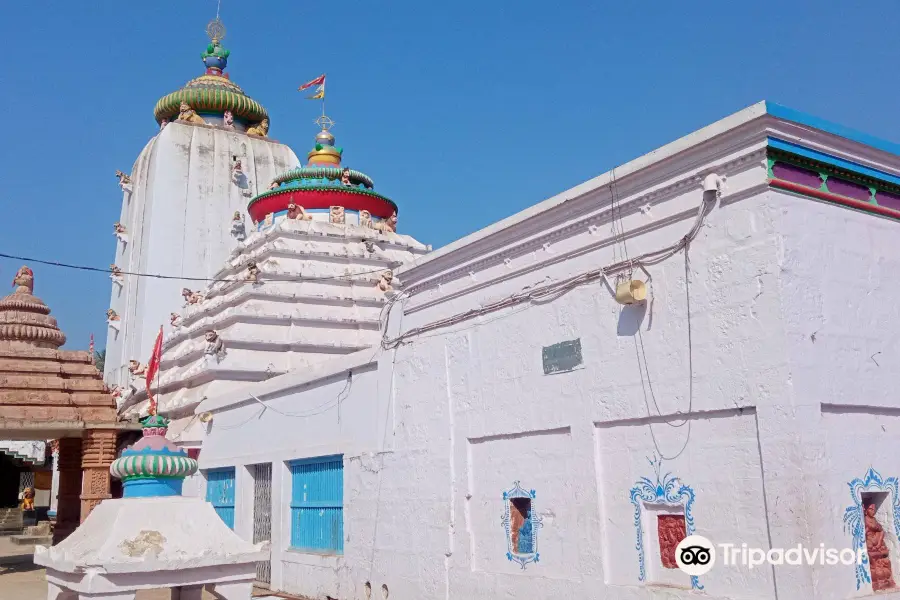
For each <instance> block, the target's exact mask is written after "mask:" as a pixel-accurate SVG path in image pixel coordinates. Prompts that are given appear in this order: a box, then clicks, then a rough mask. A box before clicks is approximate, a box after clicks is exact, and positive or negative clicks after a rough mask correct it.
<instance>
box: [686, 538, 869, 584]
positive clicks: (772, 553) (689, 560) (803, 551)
mask: <svg viewBox="0 0 900 600" xmlns="http://www.w3.org/2000/svg"><path fill="white" fill-rule="evenodd" d="M719 550H720V555H719V559H720V562H721V563H722V564H723V565H725V566H728V567H731V566H736V565H744V566H746V567H748V568H750V569H754V568H756V567H759V566H762V565H764V564H770V565H775V566H778V565H804V564H805V565H816V564H818V565H837V564H842V565H854V564H855V565H861V564H863V563H865V562H866V560H867V555H866V551H865V549H864V548H857V549H855V550H854V549H852V548H843V549H837V548H826V547H825V544H819V546H818V547H804V546H803V545H802V544H797V545H796V546H795V547H793V548H788V549H784V548H770V549H769V550H764V549H762V548H751V547H748V546H747V544H741V545H740V546H738V545H736V544H719ZM675 563H676V564H677V565H678V568H679V569H681V570H682V571H683V572H685V573H687V574H688V575H690V576H692V577H699V576H700V575H706V574H707V573H709V571H710V570H711V569H712V568H713V567H714V566H715V564H716V547H715V546H714V545H713V543H712V542H711V541H709V540H708V539H706V538H705V537H703V536H702V535H689V536H687V537H686V538H684V539H683V540H681V542H679V543H678V545H677V546H676V547H675Z"/></svg>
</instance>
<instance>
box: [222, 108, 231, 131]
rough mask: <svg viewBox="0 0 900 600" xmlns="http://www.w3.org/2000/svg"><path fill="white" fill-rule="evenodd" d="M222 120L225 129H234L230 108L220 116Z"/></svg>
mask: <svg viewBox="0 0 900 600" xmlns="http://www.w3.org/2000/svg"><path fill="white" fill-rule="evenodd" d="M222 121H223V123H224V124H225V129H234V115H233V114H232V113H231V111H230V110H226V111H225V114H224V115H223V116H222Z"/></svg>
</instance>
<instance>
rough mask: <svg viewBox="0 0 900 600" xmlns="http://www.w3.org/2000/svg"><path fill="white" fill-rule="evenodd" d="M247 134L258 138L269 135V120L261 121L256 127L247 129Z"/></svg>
mask: <svg viewBox="0 0 900 600" xmlns="http://www.w3.org/2000/svg"><path fill="white" fill-rule="evenodd" d="M247 133H248V134H249V135H258V136H259V137H266V136H268V135H269V119H263V120H262V121H260V122H259V123H258V124H257V125H254V126H253V127H249V128H248V129H247Z"/></svg>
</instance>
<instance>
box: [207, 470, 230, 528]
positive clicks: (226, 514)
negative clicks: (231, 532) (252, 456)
mask: <svg viewBox="0 0 900 600" xmlns="http://www.w3.org/2000/svg"><path fill="white" fill-rule="evenodd" d="M206 501H207V502H210V503H212V505H213V508H214V509H216V513H217V514H218V515H219V516H220V517H221V518H222V520H223V521H225V524H226V525H228V527H230V528H231V529H234V467H228V468H225V469H211V470H209V471H207V472H206Z"/></svg>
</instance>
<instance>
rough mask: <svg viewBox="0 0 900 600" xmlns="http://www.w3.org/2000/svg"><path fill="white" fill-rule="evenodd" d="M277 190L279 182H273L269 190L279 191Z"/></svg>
mask: <svg viewBox="0 0 900 600" xmlns="http://www.w3.org/2000/svg"><path fill="white" fill-rule="evenodd" d="M277 189H278V182H277V181H273V182H272V183H270V184H269V190H277Z"/></svg>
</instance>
